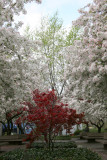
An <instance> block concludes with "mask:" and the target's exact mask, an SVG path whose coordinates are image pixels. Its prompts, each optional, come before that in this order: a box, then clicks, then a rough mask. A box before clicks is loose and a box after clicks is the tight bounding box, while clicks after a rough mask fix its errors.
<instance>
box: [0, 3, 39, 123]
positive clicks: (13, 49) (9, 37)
mask: <svg viewBox="0 0 107 160" xmlns="http://www.w3.org/2000/svg"><path fill="white" fill-rule="evenodd" d="M31 1H33V0H0V122H1V121H2V122H3V121H4V122H5V120H6V114H7V113H8V112H10V113H11V111H12V110H16V109H17V108H19V107H21V105H20V102H22V101H24V100H26V99H27V100H28V99H30V93H31V91H32V89H34V88H35V83H36V80H37V82H38V81H39V80H38V79H36V78H35V77H36V76H33V78H32V76H31V74H32V72H31V73H30V70H29V63H30V60H29V55H30V54H31V48H35V49H37V45H38V42H32V41H30V40H28V39H26V38H25V37H23V36H21V35H20V34H19V33H18V31H17V30H18V27H20V26H21V24H22V23H21V22H19V23H18V24H16V23H15V22H14V15H19V14H20V12H22V13H24V14H25V13H26V11H25V9H24V4H25V3H28V2H31ZM34 1H35V2H41V1H39V0H34ZM32 71H33V69H32ZM34 78H35V83H34Z"/></svg>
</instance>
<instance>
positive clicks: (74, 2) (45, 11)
mask: <svg viewBox="0 0 107 160" xmlns="http://www.w3.org/2000/svg"><path fill="white" fill-rule="evenodd" d="M92 1H93V0H42V3H41V4H37V3H35V2H32V3H28V4H26V6H25V8H26V10H27V14H26V15H22V14H21V15H20V16H18V17H15V20H16V21H18V20H20V21H22V22H23V23H24V25H23V27H22V28H21V29H20V32H21V33H23V30H24V28H25V27H26V26H27V25H30V27H31V28H35V27H39V25H40V21H41V18H42V17H43V16H47V15H49V16H53V15H54V14H55V12H56V11H58V16H59V18H60V19H62V21H63V25H64V27H67V26H70V25H71V24H72V21H74V20H76V19H77V18H78V17H79V16H80V14H79V13H78V9H80V8H82V7H84V6H85V5H87V4H88V3H92Z"/></svg>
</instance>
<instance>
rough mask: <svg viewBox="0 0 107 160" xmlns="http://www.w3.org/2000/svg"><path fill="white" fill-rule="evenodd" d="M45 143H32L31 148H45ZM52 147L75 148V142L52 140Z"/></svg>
mask: <svg viewBox="0 0 107 160" xmlns="http://www.w3.org/2000/svg"><path fill="white" fill-rule="evenodd" d="M45 147H46V145H45V143H42V142H41V143H33V144H32V148H45ZM54 148H77V145H76V143H75V142H72V141H69V142H54Z"/></svg>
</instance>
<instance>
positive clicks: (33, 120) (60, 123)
mask: <svg viewBox="0 0 107 160" xmlns="http://www.w3.org/2000/svg"><path fill="white" fill-rule="evenodd" d="M24 104H25V108H24V111H25V112H24V113H26V114H23V116H20V117H19V118H18V119H17V121H16V123H17V124H20V123H22V122H24V123H27V124H29V126H30V127H32V124H33V127H32V131H31V132H30V134H28V137H27V139H26V140H28V139H29V140H30V145H31V143H32V142H33V141H34V140H35V139H37V138H39V137H40V136H41V135H44V139H45V142H46V144H47V145H48V147H49V148H51V149H52V144H53V139H54V136H55V135H56V134H58V133H59V131H60V130H61V129H62V127H64V128H65V129H66V130H67V131H68V132H69V133H70V130H71V129H72V127H73V125H75V124H80V123H82V122H84V123H85V120H84V113H81V114H77V113H76V110H73V109H70V108H68V105H67V104H63V103H62V102H61V101H60V100H59V98H58V97H57V96H56V94H55V91H54V90H52V91H47V92H40V91H39V90H34V91H33V103H30V102H25V103H24Z"/></svg>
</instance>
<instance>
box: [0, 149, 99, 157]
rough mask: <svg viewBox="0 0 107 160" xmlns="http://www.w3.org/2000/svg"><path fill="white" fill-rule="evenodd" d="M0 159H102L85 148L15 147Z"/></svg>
mask: <svg viewBox="0 0 107 160" xmlns="http://www.w3.org/2000/svg"><path fill="white" fill-rule="evenodd" d="M0 160H102V159H101V158H100V157H99V156H98V154H97V153H94V152H92V151H90V150H88V149H86V148H64V149H58V148H55V149H54V151H53V152H50V151H49V150H47V149H35V148H32V149H27V150H23V149H17V150H14V151H11V152H8V153H5V154H4V155H2V156H0Z"/></svg>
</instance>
